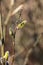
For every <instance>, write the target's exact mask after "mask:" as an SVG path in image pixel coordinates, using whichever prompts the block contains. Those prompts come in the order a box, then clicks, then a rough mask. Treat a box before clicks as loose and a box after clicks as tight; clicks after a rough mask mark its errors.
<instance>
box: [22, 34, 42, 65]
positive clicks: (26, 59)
mask: <svg viewBox="0 0 43 65" xmlns="http://www.w3.org/2000/svg"><path fill="white" fill-rule="evenodd" d="M40 37H41V35H39V37H38V38H37V41H36V42H35V43H34V45H33V47H35V46H36V45H37V43H38V41H39V40H40ZM32 50H33V49H32V48H30V49H29V50H28V52H27V55H26V58H25V61H24V64H23V65H26V63H27V61H28V60H29V59H28V57H29V55H30V53H31V52H32ZM28 62H29V61H28Z"/></svg>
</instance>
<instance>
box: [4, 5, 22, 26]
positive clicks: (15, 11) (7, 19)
mask: <svg viewBox="0 0 43 65" xmlns="http://www.w3.org/2000/svg"><path fill="white" fill-rule="evenodd" d="M22 8H23V5H19V6H18V7H17V8H16V9H15V10H14V11H13V12H11V11H12V7H11V9H10V11H9V13H8V15H7V17H6V20H5V23H4V24H5V25H7V24H8V21H9V19H10V17H11V16H13V15H15V14H16V13H17V12H18V11H20V10H21V9H22Z"/></svg>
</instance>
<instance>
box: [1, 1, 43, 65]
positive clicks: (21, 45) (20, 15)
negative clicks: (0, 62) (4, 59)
mask: <svg viewBox="0 0 43 65" xmlns="http://www.w3.org/2000/svg"><path fill="white" fill-rule="evenodd" d="M0 4H1V5H0V13H1V15H2V16H1V25H2V28H3V29H4V23H6V20H7V18H8V17H9V16H10V15H11V14H12V16H11V17H9V20H8V23H7V24H6V26H5V28H6V30H5V43H4V50H5V51H9V52H10V56H9V65H43V0H1V1H0ZM20 5H23V7H22V9H21V10H20V11H18V12H17V13H16V14H13V12H14V11H15V9H16V8H17V7H19V6H20ZM9 12H10V14H9ZM23 20H27V23H26V25H25V26H24V27H23V28H22V29H20V30H17V31H16V34H15V37H13V36H11V35H9V29H10V28H11V29H12V31H13V32H15V28H16V26H17V25H18V24H19V23H21V22H22V21H23ZM3 34H4V32H3ZM40 35H41V36H40ZM39 37H40V39H38V38H39ZM35 43H37V45H36V46H35V47H34V44H35ZM31 49H32V52H31V53H30V54H29V53H28V52H29V50H31ZM0 51H1V50H0ZM0 54H1V53H0Z"/></svg>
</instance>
